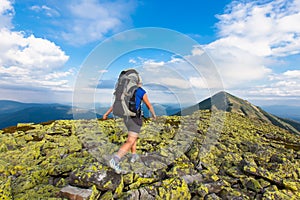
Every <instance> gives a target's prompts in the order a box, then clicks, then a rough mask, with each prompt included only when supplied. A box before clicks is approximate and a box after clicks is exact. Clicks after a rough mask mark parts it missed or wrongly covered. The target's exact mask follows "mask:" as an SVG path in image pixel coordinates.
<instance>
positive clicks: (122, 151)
mask: <svg viewBox="0 0 300 200" xmlns="http://www.w3.org/2000/svg"><path fill="white" fill-rule="evenodd" d="M136 140H137V137H136V136H135V135H134V134H130V132H129V133H128V138H127V140H126V142H125V143H124V144H123V145H122V146H121V147H120V149H119V151H118V152H117V154H116V155H117V156H118V157H119V159H121V158H122V157H123V156H124V155H125V154H126V153H127V152H128V151H129V150H130V149H132V147H133V145H134V144H135V145H136ZM135 149H136V147H135Z"/></svg>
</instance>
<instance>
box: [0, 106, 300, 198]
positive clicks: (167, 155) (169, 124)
mask: <svg viewBox="0 0 300 200" xmlns="http://www.w3.org/2000/svg"><path fill="white" fill-rule="evenodd" d="M220 116H222V115H220ZM224 116H225V118H224V124H223V126H221V125H222V124H219V125H220V129H215V128H216V127H211V126H212V124H211V121H212V120H211V112H210V111H208V110H202V111H196V112H195V113H193V114H190V115H188V116H170V117H165V116H163V117H159V118H158V120H157V121H155V122H154V121H151V120H145V123H144V124H145V125H144V126H143V130H142V132H141V135H140V139H139V141H138V144H137V151H138V153H139V154H140V155H141V160H140V161H138V162H136V163H134V164H132V163H130V162H129V159H130V154H129V155H127V156H125V158H124V159H123V161H122V163H121V166H122V168H123V169H124V170H125V172H124V173H123V174H121V175H118V174H116V173H115V172H114V171H113V170H112V169H110V168H109V167H108V166H107V160H108V159H109V156H110V155H111V154H112V153H113V152H115V151H116V150H117V149H118V147H119V145H120V144H122V143H123V142H124V141H125V140H126V136H127V135H126V130H125V127H124V125H123V123H122V121H121V120H119V119H118V120H107V121H102V120H57V121H53V122H49V123H43V124H19V125H18V126H17V127H11V128H10V129H4V130H2V131H0V199H15V200H18V199H61V195H62V193H61V192H60V191H61V190H62V188H64V187H65V186H68V185H72V186H75V187H78V188H82V189H86V188H90V189H91V196H90V199H98V198H99V199H112V198H115V199H234V198H243V199H299V198H300V181H299V180H300V160H299V159H300V136H299V135H296V134H292V133H290V132H288V131H287V130H285V129H282V128H280V127H278V126H274V125H272V124H271V123H268V122H265V121H263V120H258V119H255V118H250V117H249V116H246V115H245V114H244V113H235V112H233V113H232V112H231V113H230V112H226V114H225V115H224ZM216 121H218V119H216ZM220 121H222V120H220ZM213 125H214V126H215V124H213ZM214 129H215V130H220V131H218V132H215V135H211V133H209V131H210V130H214ZM208 139H210V140H211V141H212V142H211V143H207V142H206V143H205V141H208ZM209 144H211V145H209Z"/></svg>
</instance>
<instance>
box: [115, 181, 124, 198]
mask: <svg viewBox="0 0 300 200" xmlns="http://www.w3.org/2000/svg"><path fill="white" fill-rule="evenodd" d="M123 188H124V181H123V176H121V181H120V184H119V186H118V187H117V188H116V190H115V196H116V197H119V196H121V194H122V192H123Z"/></svg>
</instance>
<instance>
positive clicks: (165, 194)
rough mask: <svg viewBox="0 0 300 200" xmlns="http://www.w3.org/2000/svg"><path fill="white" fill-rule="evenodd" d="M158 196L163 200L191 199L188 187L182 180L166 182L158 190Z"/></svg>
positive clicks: (168, 180) (167, 180)
mask: <svg viewBox="0 0 300 200" xmlns="http://www.w3.org/2000/svg"><path fill="white" fill-rule="evenodd" d="M158 194H159V197H160V198H162V199H191V194H190V191H189V188H188V185H187V184H186V182H185V181H184V180H182V179H180V178H171V179H166V180H164V181H163V182H162V186H161V187H159V188H158Z"/></svg>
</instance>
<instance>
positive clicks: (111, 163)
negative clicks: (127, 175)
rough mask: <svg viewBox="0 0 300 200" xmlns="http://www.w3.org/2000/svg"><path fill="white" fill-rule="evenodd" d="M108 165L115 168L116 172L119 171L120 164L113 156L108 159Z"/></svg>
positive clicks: (118, 172)
mask: <svg viewBox="0 0 300 200" xmlns="http://www.w3.org/2000/svg"><path fill="white" fill-rule="evenodd" d="M109 165H110V167H111V168H113V169H114V170H115V172H116V173H117V174H120V173H121V171H122V169H121V167H120V165H119V164H117V163H116V161H115V160H114V159H113V158H112V159H111V160H110V161H109Z"/></svg>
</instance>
